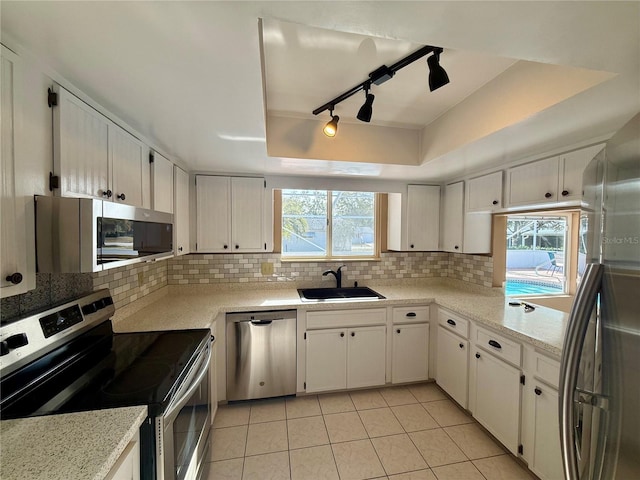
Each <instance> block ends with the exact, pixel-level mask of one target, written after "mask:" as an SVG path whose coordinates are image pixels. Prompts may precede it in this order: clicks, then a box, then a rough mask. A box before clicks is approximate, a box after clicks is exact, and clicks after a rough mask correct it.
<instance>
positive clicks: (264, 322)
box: [249, 318, 284, 325]
mask: <svg viewBox="0 0 640 480" xmlns="http://www.w3.org/2000/svg"><path fill="white" fill-rule="evenodd" d="M273 320H284V318H274V319H273ZM273 320H249V321H250V322H251V325H271V322H273Z"/></svg>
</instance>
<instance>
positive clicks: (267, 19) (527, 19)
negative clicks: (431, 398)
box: [0, 0, 640, 181]
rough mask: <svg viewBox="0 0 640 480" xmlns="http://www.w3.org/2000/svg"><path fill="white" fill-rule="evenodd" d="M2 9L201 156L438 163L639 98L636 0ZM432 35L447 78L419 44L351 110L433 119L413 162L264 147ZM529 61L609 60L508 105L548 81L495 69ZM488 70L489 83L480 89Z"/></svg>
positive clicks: (29, 41) (405, 171)
mask: <svg viewBox="0 0 640 480" xmlns="http://www.w3.org/2000/svg"><path fill="white" fill-rule="evenodd" d="M0 9H1V22H2V24H1V27H2V30H1V33H2V41H3V43H8V44H9V46H13V47H14V48H16V49H18V50H20V49H24V51H25V52H29V53H31V54H33V55H35V56H36V57H38V58H40V59H42V60H44V61H45V62H47V63H48V65H49V66H50V67H51V68H52V69H53V70H55V71H56V72H58V73H59V74H60V75H61V76H62V77H64V78H65V79H66V80H67V81H68V82H70V83H71V84H72V85H73V86H74V87H76V88H78V89H79V90H81V91H83V92H84V93H86V94H87V95H88V96H89V97H91V98H93V99H94V100H95V101H96V102H97V103H99V104H101V105H103V106H104V107H105V108H106V109H107V110H109V111H111V112H113V113H114V114H115V115H117V116H118V117H119V118H120V119H122V120H123V121H124V122H126V123H127V124H129V125H130V126H131V127H132V128H133V129H135V130H136V131H138V132H139V133H140V134H142V135H143V136H145V137H147V138H148V139H150V140H151V141H152V142H153V143H154V144H155V146H156V147H157V148H158V149H160V150H161V151H162V152H163V153H165V154H167V155H169V156H171V157H173V158H179V159H180V160H181V161H183V162H184V163H185V164H186V165H187V166H188V167H189V168H190V169H191V170H192V171H213V172H221V173H261V174H273V175H292V174H293V175H320V176H332V175H339V176H353V175H357V176H361V177H371V178H382V179H405V180H408V179H411V180H433V181H439V180H444V179H447V178H453V177H456V176H462V175H466V174H470V173H473V172H478V171H481V170H486V169H489V168H492V167H495V166H498V165H502V164H504V163H507V162H510V161H513V160H518V159H521V158H524V157H528V156H533V155H540V154H544V153H546V152H549V151H552V150H554V149H560V148H563V147H566V146H568V145H573V144H578V143H580V142H586V141H588V140H589V139H590V138H593V137H596V136H600V135H606V134H609V133H611V132H613V131H614V130H616V129H618V128H619V127H620V126H622V125H623V124H624V123H625V122H626V121H627V120H628V119H629V118H631V117H632V116H633V115H634V113H636V112H637V111H638V110H640V3H638V2H606V1H605V2H581V1H574V2H553V1H550V2H524V1H514V2H483V1H476V2H473V1H472V2H457V1H456V2H393V1H390V2H377V1H376V2H304V1H300V2H297V1H292V2H159V1H158V2H12V1H7V0H3V1H2V3H0ZM259 19H263V32H262V34H263V38H264V43H263V44H261V42H260V35H261V32H260V28H259ZM422 45H437V46H440V47H443V48H444V50H445V51H444V53H443V55H442V57H441V62H442V65H443V66H444V67H445V68H446V69H447V71H448V73H449V77H450V78H451V83H450V84H449V85H447V86H446V87H443V88H442V89H440V90H438V91H436V92H432V93H429V92H428V88H427V86H426V74H427V72H426V66H425V62H424V61H419V62H416V63H415V64H412V65H410V66H408V67H406V68H405V69H403V70H401V71H400V72H398V73H397V75H396V77H394V78H393V79H392V80H391V81H389V82H387V83H385V84H384V85H381V86H379V87H377V88H376V89H375V90H374V92H373V93H375V94H376V101H375V103H374V117H373V120H372V124H371V125H366V124H361V123H360V122H357V121H354V124H353V127H352V128H356V127H357V128H365V127H368V128H370V129H372V130H369V131H368V132H369V133H368V134H369V135H371V133H370V132H379V134H380V136H383V135H386V134H387V132H389V131H393V130H390V129H392V128H396V129H398V127H400V129H408V130H413V131H420V132H421V134H420V135H421V137H420V142H419V144H420V145H419V148H420V155H419V157H418V158H417V161H416V163H415V164H407V163H406V162H405V164H397V163H396V164H394V163H391V164H384V163H381V162H367V161H363V159H362V158H357V159H354V158H348V159H349V160H350V161H347V162H345V161H342V160H344V158H339V155H333V156H332V155H330V154H327V155H326V156H322V157H320V156H318V155H315V156H309V157H308V158H304V156H303V155H300V156H299V157H296V156H291V155H273V154H271V155H269V154H268V145H267V132H268V130H270V127H269V118H270V115H271V114H273V115H276V116H278V115H280V116H282V115H287V116H289V117H291V118H293V119H295V118H298V119H299V120H300V121H302V120H305V121H306V120H308V119H310V118H311V117H312V116H311V115H310V112H311V110H313V109H314V108H316V107H318V106H320V105H321V104H323V103H325V102H326V101H328V100H330V99H331V98H333V97H334V96H336V95H337V94H339V93H342V92H343V91H344V90H346V89H348V88H349V87H351V86H352V85H354V84H357V83H360V82H361V81H363V80H364V79H365V78H366V76H367V74H368V73H369V72H370V71H372V70H373V69H375V68H376V67H378V66H379V65H381V64H383V63H387V64H389V63H393V62H394V61H397V60H398V59H399V58H401V57H402V56H404V55H406V54H408V53H410V52H412V51H414V50H416V49H417V48H419V47H420V46H422ZM263 53H264V58H263ZM522 61H525V62H522ZM514 62H515V63H514ZM529 63H536V64H540V65H546V66H562V67H569V68H570V69H571V71H572V72H573V73H572V75H576V78H578V77H579V76H580V75H578V74H579V73H580V70H578V69H584V73H585V78H586V77H588V76H589V75H590V74H592V73H593V75H594V78H595V77H598V76H597V75H596V73H600V74H601V75H600V76H599V77H598V78H597V79H596V80H597V81H596V80H593V81H590V82H586V83H585V84H584V85H583V86H582V89H579V88H576V89H575V91H574V92H573V94H570V92H565V94H564V98H562V96H558V97H557V98H556V99H554V100H553V102H547V104H544V103H540V105H539V106H538V107H540V106H543V107H544V108H539V109H538V110H535V109H531V110H530V111H529V113H528V114H526V115H525V114H524V113H523V112H524V110H522V111H521V112H520V114H519V115H511V116H510V117H509V118H506V117H505V115H506V114H507V113H511V112H510V111H509V112H507V111H506V110H505V108H506V107H505V105H506V106H509V108H510V109H513V108H514V106H517V107H518V108H520V106H523V107H524V106H526V105H527V104H528V103H530V102H532V101H534V100H536V99H537V98H538V96H537V95H532V94H530V91H529V90H526V89H522V88H521V89H519V90H518V89H513V91H507V90H506V89H503V90H501V89H498V88H497V86H498V85H502V84H500V83H498V82H495V80H496V79H503V81H504V77H505V75H507V74H510V73H513V72H514V69H515V68H521V65H523V64H524V65H528V64H529ZM292 66H295V69H294V68H293V67H292ZM263 73H264V74H265V75H264V76H263ZM491 85H494V88H493V93H492V95H493V97H489V96H488V95H484V93H483V91H487V92H488V91H490V89H488V87H490V86H491ZM552 87H553V86H552ZM496 90H497V93H496ZM547 90H555V88H551V89H547ZM511 92H513V93H511ZM496 95H504V99H502V98H500V97H499V96H498V97H496ZM483 97H484V98H483ZM489 98H493V103H489V105H495V107H496V108H489V109H488V110H489V111H491V112H492V114H493V116H491V115H487V116H486V118H485V117H480V118H479V117H477V116H476V117H475V118H474V117H473V116H469V115H467V113H468V112H466V111H465V110H464V108H463V107H465V108H467V107H466V106H465V105H463V104H464V103H465V102H467V103H469V102H471V103H474V104H476V105H482V102H483V101H484V102H485V107H484V108H485V111H487V107H486V102H488V99H489ZM496 98H498V101H496V100H495V99H496ZM463 100H464V102H463ZM361 103H362V97H361V96H359V95H356V96H355V97H353V98H352V99H350V100H349V101H345V102H343V104H341V105H340V112H338V114H339V115H340V116H341V119H342V118H344V119H345V120H344V121H345V125H348V124H349V123H350V122H349V117H353V116H354V115H355V112H357V109H358V108H359V106H360V104H361ZM544 105H546V106H544ZM498 107H499V108H498ZM343 109H344V113H343V111H342V110H343ZM493 110H495V112H493ZM321 116H323V115H321ZM324 116H325V117H328V115H327V114H324ZM498 117H501V118H498ZM324 121H326V120H324ZM341 124H342V120H341ZM356 124H359V125H356ZM425 125H427V126H431V128H429V129H425ZM487 125H489V126H490V127H491V128H489V127H488V126H487ZM341 126H342V125H341ZM361 126H362V127H361ZM376 129H377V130H376ZM347 131H348V130H347V129H346V128H345V130H344V131H343V130H342V129H341V131H340V133H346V132H347ZM366 132H367V131H365V134H367V133H366ZM434 132H437V135H436V133H434ZM376 135H377V133H376ZM336 138H337V137H336ZM354 138H355V137H354ZM442 139H447V142H444V140H442ZM435 140H438V142H439V143H438V142H436V141H435ZM341 142H342V144H343V145H345V144H347V143H349V138H348V136H346V135H342V139H341ZM429 142H431V143H429ZM351 143H352V144H355V142H351ZM353 147H354V145H351V148H353ZM269 153H271V148H269ZM309 158H316V159H309ZM317 158H321V159H317ZM345 158H346V157H345Z"/></svg>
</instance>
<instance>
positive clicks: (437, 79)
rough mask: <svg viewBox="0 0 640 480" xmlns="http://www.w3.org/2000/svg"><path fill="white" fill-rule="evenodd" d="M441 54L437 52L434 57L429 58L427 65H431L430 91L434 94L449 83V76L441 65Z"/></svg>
mask: <svg viewBox="0 0 640 480" xmlns="http://www.w3.org/2000/svg"><path fill="white" fill-rule="evenodd" d="M441 51H442V50H441ZM441 51H440V52H441ZM440 52H439V51H435V52H433V55H431V56H430V57H428V58H427V65H429V90H430V91H432V92H433V91H434V90H437V89H439V88H440V87H443V86H445V85H446V84H447V83H449V76H448V75H447V72H445V70H444V68H442V66H441V65H440Z"/></svg>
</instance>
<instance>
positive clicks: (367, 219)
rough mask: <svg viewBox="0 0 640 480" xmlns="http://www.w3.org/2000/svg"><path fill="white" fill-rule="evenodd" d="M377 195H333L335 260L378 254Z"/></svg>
mask: <svg viewBox="0 0 640 480" xmlns="http://www.w3.org/2000/svg"><path fill="white" fill-rule="evenodd" d="M374 199H375V194H374V193H371V192H332V198H331V215H332V223H331V236H332V241H331V251H332V254H333V256H335V257H348V256H363V255H369V256H371V255H374V254H375V247H374V240H375V208H374Z"/></svg>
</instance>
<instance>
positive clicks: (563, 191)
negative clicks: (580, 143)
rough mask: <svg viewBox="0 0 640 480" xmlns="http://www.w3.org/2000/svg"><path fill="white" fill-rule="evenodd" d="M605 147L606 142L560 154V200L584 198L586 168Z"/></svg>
mask: <svg viewBox="0 0 640 480" xmlns="http://www.w3.org/2000/svg"><path fill="white" fill-rule="evenodd" d="M603 148H604V144H599V145H593V146H591V147H587V148H583V149H581V150H576V151H574V152H570V153H565V154H564V155H560V175H559V179H558V181H559V184H558V192H559V194H558V200H559V201H562V202H567V201H572V200H582V175H583V174H584V169H585V167H586V166H587V165H588V164H589V162H590V161H591V160H593V158H594V157H595V156H596V155H597V154H598V152H599V151H600V150H602V149H603Z"/></svg>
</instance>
